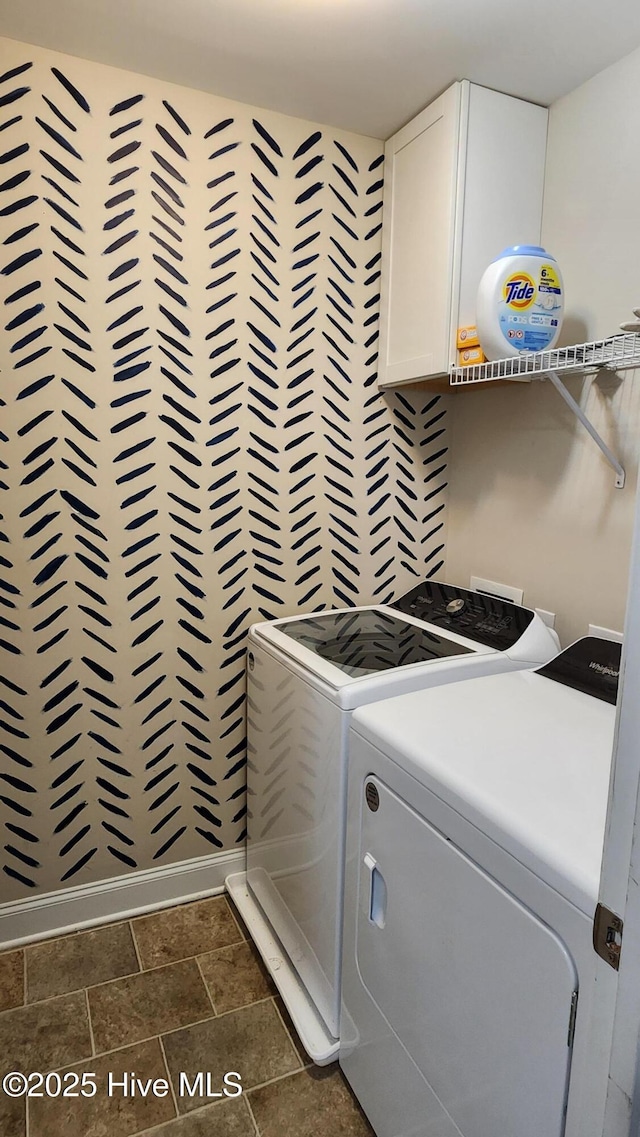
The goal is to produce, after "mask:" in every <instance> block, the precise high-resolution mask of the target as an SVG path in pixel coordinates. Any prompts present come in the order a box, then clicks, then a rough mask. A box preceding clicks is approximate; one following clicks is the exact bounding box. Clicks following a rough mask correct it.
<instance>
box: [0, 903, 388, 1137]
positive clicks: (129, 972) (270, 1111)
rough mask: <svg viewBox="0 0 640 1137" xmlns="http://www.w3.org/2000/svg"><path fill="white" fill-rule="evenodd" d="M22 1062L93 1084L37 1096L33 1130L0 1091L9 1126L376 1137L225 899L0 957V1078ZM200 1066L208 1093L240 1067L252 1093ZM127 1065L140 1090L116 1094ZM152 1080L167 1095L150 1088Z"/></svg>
mask: <svg viewBox="0 0 640 1137" xmlns="http://www.w3.org/2000/svg"><path fill="white" fill-rule="evenodd" d="M14 1070H17V1071H22V1072H23V1073H30V1072H31V1071H40V1072H42V1073H43V1074H46V1073H47V1072H49V1071H55V1072H59V1073H60V1075H61V1078H62V1088H63V1089H64V1088H66V1089H68V1090H69V1091H75V1090H77V1091H78V1092H80V1090H81V1089H82V1087H83V1081H82V1076H83V1074H84V1075H89V1074H91V1075H93V1076H94V1078H93V1079H87V1081H86V1082H85V1083H84V1086H85V1088H86V1089H87V1090H88V1091H90V1088H91V1087H90V1083H91V1081H92V1080H95V1082H96V1085H97V1093H96V1095H95V1097H84V1096H82V1094H80V1096H78V1097H62V1096H58V1097H53V1098H50V1097H43V1098H31V1099H30V1100H29V1102H28V1128H27V1116H26V1108H25V1101H24V1099H11V1098H9V1097H7V1095H6V1094H5V1093H3V1091H2V1090H1V1089H0V1137H27V1132H28V1135H29V1137H133V1135H134V1134H136V1135H137V1134H149V1137H152V1135H153V1137H256V1135H258V1137H317V1134H322V1135H323V1137H372V1135H373V1131H372V1129H371V1128H370V1126H369V1124H368V1123H367V1121H366V1119H365V1117H364V1115H363V1114H362V1112H361V1110H360V1107H359V1106H358V1104H357V1102H356V1101H355V1099H354V1098H353V1096H352V1094H351V1092H350V1090H349V1088H348V1086H347V1084H346V1082H345V1081H344V1079H343V1077H342V1074H341V1073H340V1070H339V1069H338V1067H337V1066H336V1065H333V1066H330V1067H325V1068H324V1069H319V1068H318V1067H316V1066H313V1065H312V1064H311V1063H310V1062H309V1059H308V1058H307V1056H306V1055H305V1053H304V1050H303V1049H302V1047H301V1045H300V1042H299V1040H298V1039H297V1037H296V1035H295V1031H294V1030H293V1027H292V1025H291V1022H290V1020H289V1018H288V1016H287V1013H286V1010H285V1008H284V1006H283V1004H282V1001H281V999H280V998H279V996H278V995H277V993H276V990H275V988H274V987H273V985H272V983H271V980H270V979H269V977H268V976H267V974H266V972H265V970H264V968H263V966H262V963H261V961H260V959H259V957H258V954H257V952H256V950H255V948H254V947H253V945H252V944H251V942H250V941H249V940H248V937H247V933H246V930H245V929H244V925H243V924H242V922H241V920H240V918H239V917H238V916H237V914H236V913H235V912H234V910H233V908H232V905H231V904H230V902H229V901H228V900H227V898H226V897H224V896H219V897H215V898H213V899H210V900H201V901H198V902H196V903H193V904H184V905H181V906H179V907H177V908H169V909H165V910H164V911H162V912H158V913H154V914H153V915H151V916H141V917H139V918H138V919H136V920H131V921H127V922H122V923H118V924H112V925H108V926H105V927H102V928H97V929H95V930H93V931H89V932H76V933H73V934H71V935H67V936H63V937H61V938H60V939H56V940H47V941H45V942H43V943H38V944H32V945H30V946H28V947H27V948H25V949H24V950H19V951H10V952H5V953H4V954H0V1079H1V1078H2V1077H4V1074H5V1073H7V1072H10V1071H14ZM200 1071H204V1072H206V1071H210V1072H211V1087H210V1088H211V1090H212V1091H213V1092H216V1091H218V1092H219V1091H220V1090H222V1088H223V1087H222V1078H223V1075H224V1074H225V1073H226V1072H227V1071H237V1072H238V1073H239V1074H240V1076H241V1080H242V1086H243V1090H244V1092H243V1094H242V1095H241V1096H239V1097H236V1098H224V1097H223V1098H222V1099H221V1100H219V1101H214V1102H213V1103H212V1102H211V1100H210V1099H207V1098H206V1097H204V1096H202V1094H201V1093H200V1092H199V1091H200V1089H201V1087H200V1086H197V1085H195V1084H194V1080H195V1077H196V1075H197V1074H198V1073H199V1072H200ZM125 1074H127V1075H135V1078H136V1079H137V1080H138V1081H137V1083H135V1085H134V1087H133V1088H134V1090H135V1092H131V1088H130V1089H129V1092H128V1093H127V1094H124V1093H123V1091H122V1089H121V1088H119V1087H115V1086H114V1087H113V1095H112V1096H109V1094H108V1079H109V1075H111V1076H112V1078H113V1079H114V1080H116V1081H120V1082H122V1081H123V1079H124V1077H125ZM65 1075H69V1077H65ZM75 1075H77V1079H76V1077H75ZM181 1075H183V1078H184V1077H186V1079H187V1081H188V1083H189V1089H190V1090H192V1091H193V1096H191V1095H190V1094H189V1093H183V1094H182V1095H181V1094H180V1082H181V1077H180V1076H181ZM150 1079H151V1080H153V1079H163V1080H164V1081H165V1082H166V1083H167V1084H166V1093H165V1094H164V1096H157V1095H154V1094H152V1093H147V1094H146V1095H144V1094H143V1093H142V1092H141V1088H140V1087H141V1086H142V1088H144V1084H145V1083H146V1082H148V1080H150ZM129 1085H130V1083H129ZM51 1086H52V1088H53V1089H54V1090H55V1089H56V1088H57V1080H56V1079H55V1078H54V1079H53V1081H52V1083H51ZM184 1088H185V1087H184V1083H183V1089H184ZM202 1088H203V1089H204V1087H202ZM158 1089H159V1090H161V1091H163V1090H164V1089H165V1087H163V1086H162V1085H160V1086H159V1087H158Z"/></svg>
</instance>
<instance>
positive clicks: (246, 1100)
mask: <svg viewBox="0 0 640 1137" xmlns="http://www.w3.org/2000/svg"><path fill="white" fill-rule="evenodd" d="M242 1096H243V1097H244V1099H245V1102H246V1106H247V1109H248V1110H249V1117H250V1118H251V1120H252V1122H253V1128H254V1129H255V1131H256V1137H260V1130H259V1129H258V1122H257V1121H256V1116H255V1113H254V1112H253V1109H252V1108H251V1102H250V1101H249V1093H248V1092H247V1093H246V1094H245V1093H244V1091H243V1094H242Z"/></svg>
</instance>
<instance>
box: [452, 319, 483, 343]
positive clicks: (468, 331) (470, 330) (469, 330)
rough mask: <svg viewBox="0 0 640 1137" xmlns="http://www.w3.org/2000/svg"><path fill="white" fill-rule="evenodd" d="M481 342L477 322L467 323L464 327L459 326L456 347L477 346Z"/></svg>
mask: <svg viewBox="0 0 640 1137" xmlns="http://www.w3.org/2000/svg"><path fill="white" fill-rule="evenodd" d="M479 343H480V340H479V338H478V329H477V328H476V326H475V324H467V326H466V327H464V328H458V336H457V339H456V347H458V348H463V347H477V346H478V344H479Z"/></svg>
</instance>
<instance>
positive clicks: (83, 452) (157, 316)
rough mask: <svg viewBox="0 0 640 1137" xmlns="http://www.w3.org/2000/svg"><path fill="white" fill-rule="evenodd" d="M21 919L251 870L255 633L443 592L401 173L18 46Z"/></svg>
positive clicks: (351, 142) (14, 90)
mask: <svg viewBox="0 0 640 1137" xmlns="http://www.w3.org/2000/svg"><path fill="white" fill-rule="evenodd" d="M0 43H1V47H2V57H3V61H4V67H3V70H4V72H5V73H4V74H3V75H2V78H1V80H0V108H1V119H2V121H1V125H0V179H1V181H0V228H1V232H0V245H1V247H0V259H1V264H0V290H1V297H0V303H1V304H2V307H1V313H2V317H3V319H2V325H1V326H2V329H3V330H2V331H0V341H1V349H0V350H1V353H2V356H1V367H2V374H1V377H0V442H1V444H2V448H1V451H0V462H1V466H2V469H1V471H0V512H1V519H0V578H1V579H0V605H1V607H0V622H1V624H2V628H0V647H1V649H2V651H1V652H0V663H1V664H2V666H1V678H0V820H1V825H2V829H1V833H2V844H1V853H0V864H1V865H2V876H1V878H0V880H1V882H2V883H1V884H0V900H5V901H6V900H11V899H14V898H17V897H22V896H25V895H30V894H33V893H35V892H36V891H49V890H52V889H56V888H61V887H64V886H66V885H69V884H70V883H73V884H78V883H84V882H87V881H92V880H98V879H101V878H104V877H109V876H113V875H115V874H118V873H121V872H127V871H133V870H136V869H141V868H147V867H149V866H152V865H158V864H165V863H167V862H171V861H178V860H183V859H186V858H189V857H194V856H198V855H200V854H204V853H208V852H212V851H215V850H217V849H223V848H230V847H233V846H235V845H237V844H238V843H239V842H241V841H242V840H243V835H244V814H245V777H244V767H245V723H244V709H243V703H244V689H245V672H244V652H245V635H246V631H247V628H248V626H249V624H250V623H251V622H252V621H254V620H256V619H261V618H264V619H270V618H272V617H276V616H283V615H289V614H291V613H293V612H296V611H304V610H307V611H309V610H312V609H320V608H325V607H332V606H337V607H344V606H351V605H354V604H358V603H369V602H371V601H372V600H374V599H379V600H384V599H387V598H389V597H391V596H392V595H394V594H399V593H401V592H402V591H404V590H406V589H407V588H409V587H411V585H412V584H413V583H415V581H416V579H417V578H419V577H421V576H424V575H430V574H433V573H434V572H435V571H437V569H438V568H439V567H440V565H441V564H442V549H443V519H444V512H443V511H444V504H445V497H444V495H445V489H446V442H445V433H444V413H445V412H444V404H443V403H442V402H441V401H440V399H439V396H437V395H435V396H433V395H429V394H428V393H427V394H425V393H424V392H422V393H420V392H418V393H414V394H397V395H394V396H389V397H386V398H383V397H382V396H380V395H379V394H378V392H377V389H376V358H377V355H376V348H377V335H378V331H377V329H378V293H379V279H380V225H381V203H382V177H383V170H382V155H381V149H382V147H381V144H380V143H378V142H376V141H375V140H373V139H368V138H360V137H358V136H354V135H348V134H344V133H341V132H337V131H334V130H331V129H326V128H323V127H319V126H315V125H314V124H310V123H306V122H302V121H299V120H296V119H293V118H287V117H284V116H281V115H276V114H272V113H270V112H266V111H265V112H261V111H255V110H253V109H252V108H249V107H245V106H242V105H239V104H234V103H230V102H228V101H226V100H223V99H218V98H215V97H213V96H209V95H204V94H200V93H198V92H194V91H188V90H184V89H181V88H177V87H171V86H168V85H163V84H161V83H159V82H158V81H156V80H151V79H145V78H143V77H139V76H135V75H131V74H127V73H124V72H120V71H116V70H112V69H110V68H106V67H99V66H96V65H92V64H88V63H86V62H85V61H82V60H78V59H71V58H69V57H66V56H58V55H56V54H54V53H50V52H45V51H41V50H39V49H35V48H25V47H24V45H19V44H15V43H12V42H10V41H6V40H5V41H0Z"/></svg>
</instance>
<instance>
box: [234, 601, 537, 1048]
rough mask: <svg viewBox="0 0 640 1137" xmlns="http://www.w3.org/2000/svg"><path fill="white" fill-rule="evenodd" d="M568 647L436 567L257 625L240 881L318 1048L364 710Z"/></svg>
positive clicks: (251, 917) (335, 956) (331, 1004)
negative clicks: (410, 579) (427, 574)
mask: <svg viewBox="0 0 640 1137" xmlns="http://www.w3.org/2000/svg"><path fill="white" fill-rule="evenodd" d="M556 651H557V639H556V637H555V633H553V632H551V631H550V630H549V629H548V628H547V627H546V626H545V625H544V624H543V623H542V621H541V620H540V619H539V617H538V616H537V615H535V613H533V612H531V611H529V610H528V609H526V608H522V607H520V606H518V605H516V604H512V603H510V602H507V601H503V600H498V599H495V598H493V597H488V596H483V595H480V594H478V593H474V592H468V591H466V590H464V589H460V588H455V587H453V586H450V585H447V584H440V583H437V582H434V581H427V582H425V583H423V584H420V585H418V586H417V587H415V588H414V589H412V590H411V592H410V593H408V594H407V596H405V597H403V598H402V599H400V600H398V601H396V602H394V604H392V605H390V606H387V605H381V606H378V607H363V608H349V609H346V610H341V611H331V612H322V613H315V614H313V615H308V616H303V617H300V616H294V617H290V618H288V619H284V620H277V621H275V622H273V623H265V624H256V625H254V626H253V627H252V628H251V630H250V633H249V652H248V716H247V717H248V738H247V743H248V774H247V792H248V842H247V873H246V875H245V874H236V875H235V876H234V877H232V878H229V880H228V888H229V891H230V893H231V894H232V896H233V898H234V900H235V901H236V903H237V904H238V906H239V908H240V911H241V912H242V915H243V916H244V918H245V920H246V921H247V923H248V925H249V928H250V930H251V933H252V935H253V937H254V939H255V941H256V943H257V945H258V948H259V949H260V952H261V954H262V956H263V958H264V960H265V962H266V964H267V967H268V968H269V970H270V971H271V973H272V975H273V978H274V980H275V982H276V984H277V986H278V988H279V990H280V992H281V994H282V996H283V998H284V1001H285V1003H286V1004H287V1006H288V1008H289V1011H290V1013H291V1016H292V1018H293V1020H294V1023H295V1025H296V1027H297V1029H298V1032H299V1034H300V1036H301V1038H302V1041H303V1043H304V1045H305V1046H306V1048H307V1050H308V1052H309V1054H310V1055H311V1057H312V1058H313V1059H314V1060H315V1061H316V1062H318V1063H321V1064H322V1063H325V1062H328V1061H331V1060H332V1059H334V1058H336V1057H337V1051H338V1041H337V1040H338V1035H339V1014H340V957H341V944H342V897H343V873H344V832H345V817H346V760H347V734H348V727H349V721H350V718H351V714H352V712H353V710H354V709H355V708H357V707H360V706H363V705H365V704H368V703H372V702H374V701H376V700H379V699H385V698H388V697H389V696H391V695H395V694H401V693H403V692H406V691H415V690H417V689H422V688H426V687H436V686H439V685H440V684H444V683H455V682H457V681H459V680H463V679H469V678H472V677H476V676H478V675H486V674H492V673H496V672H505V671H510V670H514V669H517V668H523V667H530V666H532V665H533V664H535V663H541V662H544V661H546V660H548V659H550V658H551V657H552V656H553V655H554V654H555V652H556Z"/></svg>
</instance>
